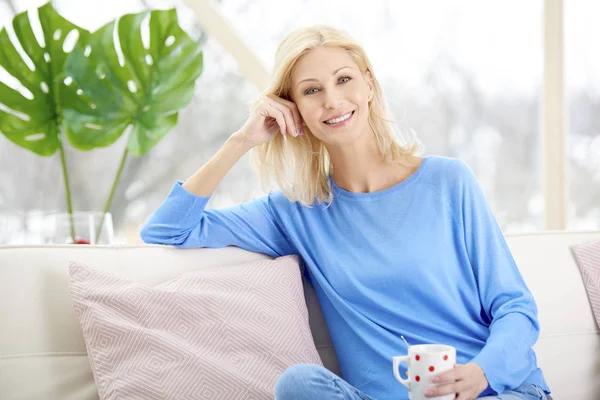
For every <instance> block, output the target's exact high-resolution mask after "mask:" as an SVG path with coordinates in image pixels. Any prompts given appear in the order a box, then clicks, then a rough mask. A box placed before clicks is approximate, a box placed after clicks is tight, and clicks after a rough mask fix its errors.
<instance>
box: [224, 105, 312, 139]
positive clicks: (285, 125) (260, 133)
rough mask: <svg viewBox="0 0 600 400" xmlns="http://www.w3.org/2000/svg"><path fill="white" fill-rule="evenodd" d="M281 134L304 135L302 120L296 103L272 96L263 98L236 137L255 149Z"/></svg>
mask: <svg viewBox="0 0 600 400" xmlns="http://www.w3.org/2000/svg"><path fill="white" fill-rule="evenodd" d="M279 132H281V133H282V134H283V135H291V136H293V137H296V136H299V135H302V134H304V129H303V128H302V118H301V117H300V112H299V111H298V108H297V107H296V104H295V103H293V102H291V101H288V100H285V99H282V98H281V97H277V96H275V95H270V96H263V97H262V99H261V100H260V102H259V103H258V104H257V105H256V106H255V107H254V108H253V109H252V111H251V112H250V116H249V117H248V120H247V121H246V122H245V123H244V125H243V126H242V127H241V128H240V130H239V131H237V132H236V133H235V134H234V135H236V136H238V137H239V138H241V139H242V140H244V142H246V143H248V145H249V146H250V147H254V146H257V145H259V144H262V143H266V142H270V141H271V140H273V138H275V136H276V135H277V134H278V133H279Z"/></svg>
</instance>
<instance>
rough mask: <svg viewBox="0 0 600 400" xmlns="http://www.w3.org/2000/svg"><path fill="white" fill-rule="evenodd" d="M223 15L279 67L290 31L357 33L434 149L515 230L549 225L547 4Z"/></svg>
mask: <svg viewBox="0 0 600 400" xmlns="http://www.w3.org/2000/svg"><path fill="white" fill-rule="evenodd" d="M221 9H222V11H223V12H224V13H225V15H226V16H227V17H228V18H229V19H230V20H231V21H232V23H233V26H235V27H236V28H237V29H238V30H239V31H241V33H242V36H243V37H244V39H245V40H246V41H247V42H248V43H249V44H250V47H251V48H252V49H253V50H255V51H256V52H257V53H258V55H259V57H260V58H261V59H262V61H263V62H264V63H265V65H267V66H269V68H270V67H271V66H272V63H273V56H274V53H275V49H276V47H277V44H278V43H279V41H280V40H281V39H282V38H283V37H284V36H285V34H286V33H287V32H289V30H290V29H293V28H296V27H301V26H308V25H312V24H317V23H325V24H331V25H334V26H337V27H340V28H343V29H345V30H347V31H348V32H349V33H350V34H351V35H352V36H353V37H354V38H355V39H357V40H358V41H359V42H360V43H361V44H363V45H364V47H365V49H366V51H367V53H368V54H369V56H370V58H371V61H372V63H373V65H374V68H375V73H376V76H377V77H378V79H379V80H380V81H381V82H382V84H383V86H384V89H385V91H386V94H387V96H388V99H389V100H390V103H391V104H390V106H391V108H392V111H393V113H394V115H395V117H396V120H397V121H399V122H401V123H402V124H403V125H405V126H408V127H410V128H412V129H414V130H415V131H416V133H417V134H418V135H419V137H420V138H421V140H422V141H423V143H424V145H425V152H426V153H427V154H438V155H445V156H451V157H457V158H460V159H461V160H463V161H465V162H466V163H467V164H468V165H469V166H470V167H471V168H472V169H473V170H474V172H475V173H476V175H477V177H478V178H479V181H480V183H481V185H482V187H483V190H484V191H485V193H486V195H487V197H488V200H489V202H490V204H491V206H492V209H493V210H494V213H495V215H496V217H497V219H498V221H499V223H500V225H501V226H502V228H503V229H504V230H505V231H526V230H535V229H539V228H541V226H540V221H541V217H542V213H543V208H542V207H543V202H542V197H541V189H540V182H539V179H538V157H537V156H538V152H539V141H538V135H539V123H538V120H539V115H538V109H539V93H540V82H541V71H542V69H541V68H542V54H543V53H542V37H541V34H542V1H541V0H536V1H527V2H522V1H516V0H511V1H503V2H489V1H486V2H481V1H477V0H457V1H445V0H427V1H421V2H415V1H411V0H401V1H384V0H372V1H369V2H355V3H353V5H352V7H348V3H347V2H345V1H342V0H335V1H334V0H331V1H327V2H320V1H316V0H312V1H302V0H295V1H286V2H275V1H269V0H257V1H252V2H247V3H240V2H239V1H237V0H224V1H223V2H221ZM517 9H518V10H519V12H518V13H515V12H514V11H515V10H517ZM507 26H510V29H507Z"/></svg>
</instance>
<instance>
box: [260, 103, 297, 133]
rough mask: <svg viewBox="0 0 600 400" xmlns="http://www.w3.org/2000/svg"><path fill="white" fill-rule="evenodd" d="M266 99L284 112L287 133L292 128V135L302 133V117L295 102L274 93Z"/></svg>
mask: <svg viewBox="0 0 600 400" xmlns="http://www.w3.org/2000/svg"><path fill="white" fill-rule="evenodd" d="M266 99H267V101H268V102H269V103H270V104H272V105H273V106H274V107H275V108H277V109H279V110H280V111H281V112H282V113H283V114H284V116H285V118H286V122H287V123H288V133H289V131H290V130H292V133H291V135H292V136H298V135H300V134H302V131H303V130H304V129H303V128H302V117H300V112H299V111H298V107H297V106H296V103H293V102H291V101H288V100H285V99H282V98H281V97H277V96H275V95H270V96H267V97H266ZM290 122H291V124H290Z"/></svg>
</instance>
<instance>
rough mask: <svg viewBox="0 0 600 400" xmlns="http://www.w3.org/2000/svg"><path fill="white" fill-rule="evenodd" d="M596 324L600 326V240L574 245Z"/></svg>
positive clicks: (574, 251)
mask: <svg viewBox="0 0 600 400" xmlns="http://www.w3.org/2000/svg"><path fill="white" fill-rule="evenodd" d="M572 249H573V253H574V254H575V258H576V260H577V263H578V264H579V271H580V272H581V278H582V279H583V283H584V285H585V289H586V291H587V295H588V298H589V300H590V304H591V305H592V311H593V312H594V317H595V318H596V324H597V325H598V327H599V328H600V241H598V242H593V243H588V244H582V245H577V246H573V247H572Z"/></svg>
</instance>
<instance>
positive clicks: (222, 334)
mask: <svg viewBox="0 0 600 400" xmlns="http://www.w3.org/2000/svg"><path fill="white" fill-rule="evenodd" d="M69 269H70V289H71V297H72V299H73V308H74V310H75V313H76V315H77V318H78V319H79V322H80V325H81V328H82V330H83V336H84V339H85V343H86V347H87V350H88V358H89V360H90V364H91V367H92V371H93V374H94V380H95V382H96V385H97V387H98V393H99V395H100V399H101V400H105V399H140V400H141V399H144V400H148V399H178V400H186V399H211V400H219V399H223V400H231V399H272V398H273V396H274V395H273V387H274V385H275V381H276V380H277V378H278V377H279V375H280V374H281V373H282V372H283V371H284V370H285V369H286V368H287V367H289V366H291V365H293V364H296V363H313V364H318V365H322V364H321V360H320V358H319V354H318V353H317V350H316V348H315V345H314V342H313V338H312V334H311V331H310V327H309V324H308V312H307V310H306V304H305V301H304V293H303V289H302V279H301V275H300V268H299V260H298V257H297V256H285V257H280V258H278V259H275V260H259V261H252V262H246V263H243V264H239V265H232V266H227V267H218V268H210V269H205V270H199V271H195V272H192V273H187V274H184V275H181V276H180V277H178V278H176V279H173V280H171V281H168V282H166V283H163V284H161V285H159V286H156V287H149V286H146V285H143V284H140V283H136V282H132V281H129V280H126V279H123V278H120V277H117V276H115V275H112V274H109V273H105V272H101V271H98V270H95V269H92V268H88V267H86V266H84V265H79V264H76V263H71V265H70V266H69Z"/></svg>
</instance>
